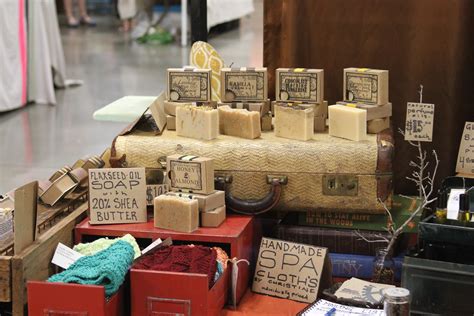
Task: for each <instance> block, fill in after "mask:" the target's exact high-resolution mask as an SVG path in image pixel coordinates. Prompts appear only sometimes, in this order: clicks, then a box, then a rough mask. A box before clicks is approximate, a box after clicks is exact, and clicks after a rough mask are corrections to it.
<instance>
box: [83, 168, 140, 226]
mask: <svg viewBox="0 0 474 316" xmlns="http://www.w3.org/2000/svg"><path fill="white" fill-rule="evenodd" d="M145 179H146V178H145V168H104V169H89V209H90V223H91V224H112V223H139V222H146V220H147V217H146V204H147V201H146V184H145V183H146V180H145Z"/></svg>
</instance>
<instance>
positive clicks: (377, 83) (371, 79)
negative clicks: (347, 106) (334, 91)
mask: <svg viewBox="0 0 474 316" xmlns="http://www.w3.org/2000/svg"><path fill="white" fill-rule="evenodd" d="M343 96H344V101H348V102H361V103H365V104H372V105H384V104H387V103H388V70H378V69H369V68H345V69H344V82H343Z"/></svg>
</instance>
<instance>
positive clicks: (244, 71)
mask: <svg viewBox="0 0 474 316" xmlns="http://www.w3.org/2000/svg"><path fill="white" fill-rule="evenodd" d="M267 98H268V79H267V68H249V67H242V68H222V70H221V100H222V102H238V101H266V100H267Z"/></svg>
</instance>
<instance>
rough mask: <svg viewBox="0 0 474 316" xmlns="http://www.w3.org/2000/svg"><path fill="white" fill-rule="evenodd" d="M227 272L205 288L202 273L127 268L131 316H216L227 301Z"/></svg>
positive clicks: (205, 280) (204, 276)
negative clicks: (128, 272) (128, 270)
mask: <svg viewBox="0 0 474 316" xmlns="http://www.w3.org/2000/svg"><path fill="white" fill-rule="evenodd" d="M229 271H230V269H228V268H227V269H225V271H224V273H223V274H222V275H221V276H220V278H219V279H218V280H217V282H216V283H215V284H214V285H213V287H212V288H211V289H209V280H208V276H207V275H205V274H195V273H179V272H163V271H151V270H140V269H131V270H130V284H131V285H130V288H131V305H132V316H145V315H182V316H190V315H193V316H200V315H203V316H204V315H219V314H220V313H221V310H222V308H223V307H224V304H225V302H226V301H227V296H228V290H229V284H230V276H229V274H230V273H229Z"/></svg>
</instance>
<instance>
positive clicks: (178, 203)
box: [154, 195, 199, 233]
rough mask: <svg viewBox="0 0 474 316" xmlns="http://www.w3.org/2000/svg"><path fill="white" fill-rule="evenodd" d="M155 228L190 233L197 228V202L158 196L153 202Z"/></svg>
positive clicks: (175, 197)
mask: <svg viewBox="0 0 474 316" xmlns="http://www.w3.org/2000/svg"><path fill="white" fill-rule="evenodd" d="M154 220H155V227H158V228H163V229H170V230H175V231H179V232H184V233H190V232H192V231H194V230H196V229H197V228H198V226H199V207H198V201H197V200H191V199H188V198H181V197H177V196H169V195H160V196H157V197H156V198H155V201H154Z"/></svg>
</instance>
